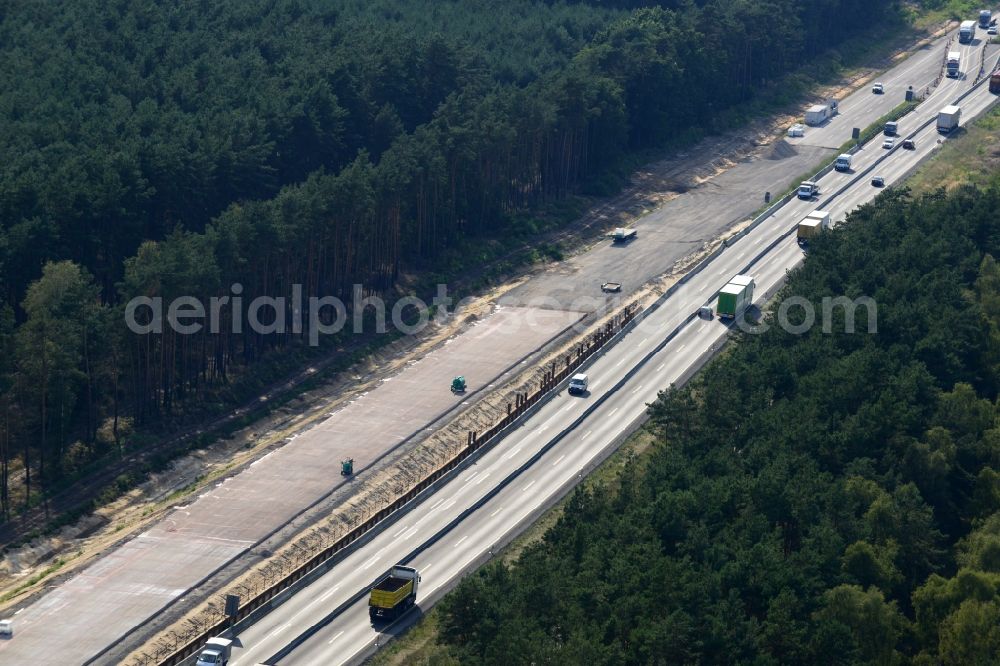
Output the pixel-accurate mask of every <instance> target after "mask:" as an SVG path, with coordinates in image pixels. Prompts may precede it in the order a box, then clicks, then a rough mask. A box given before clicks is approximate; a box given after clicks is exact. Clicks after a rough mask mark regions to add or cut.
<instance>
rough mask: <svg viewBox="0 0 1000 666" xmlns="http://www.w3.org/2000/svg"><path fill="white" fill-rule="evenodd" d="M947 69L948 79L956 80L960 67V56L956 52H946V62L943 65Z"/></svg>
mask: <svg viewBox="0 0 1000 666" xmlns="http://www.w3.org/2000/svg"><path fill="white" fill-rule="evenodd" d="M945 66H946V67H947V68H948V76H949V77H950V78H953V79H954V78H958V75H959V70H960V68H961V66H962V54H961V53H960V52H958V51H948V60H947V62H946V63H945Z"/></svg>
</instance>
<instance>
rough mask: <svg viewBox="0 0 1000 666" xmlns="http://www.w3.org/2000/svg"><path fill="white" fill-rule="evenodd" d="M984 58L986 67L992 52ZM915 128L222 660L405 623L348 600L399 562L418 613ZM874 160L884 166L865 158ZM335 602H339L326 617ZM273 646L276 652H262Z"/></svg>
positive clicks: (307, 648)
mask: <svg viewBox="0 0 1000 666" xmlns="http://www.w3.org/2000/svg"><path fill="white" fill-rule="evenodd" d="M975 46H976V47H978V45H975ZM990 56H991V60H990V61H991V63H995V61H996V57H997V54H996V52H995V50H994V51H991V53H990ZM970 85H971V77H969V78H968V79H959V80H948V79H945V80H944V81H943V82H942V84H941V85H940V86H939V87H938V88H937V89H936V90H935V91H934V92H933V94H932V95H931V97H930V98H929V99H928V100H927V101H926V102H925V103H924V104H922V105H921V106H920V107H918V110H917V111H916V112H915V113H913V114H910V115H909V116H907V117H906V118H904V120H903V121H902V122H901V123H900V127H901V132H900V134H901V136H907V135H909V134H910V133H911V132H912V131H913V130H915V128H916V127H917V125H919V123H920V121H922V120H927V119H930V118H933V117H936V114H937V111H938V110H939V109H940V108H941V107H943V106H945V105H947V104H948V103H950V102H951V101H952V100H953V99H954V98H956V97H957V96H958V95H959V94H961V93H962V92H963V91H965V90H967V89H968V88H969V87H970ZM995 101H996V96H994V95H991V94H989V93H988V91H987V90H986V86H985V85H984V86H981V87H980V88H979V89H978V90H977V91H976V92H975V93H974V94H972V95H970V96H969V97H968V98H966V99H965V100H964V101H963V102H962V109H963V117H962V124H965V123H967V122H969V121H970V120H971V119H973V118H975V117H976V116H978V115H979V114H981V113H982V112H983V111H984V110H986V109H987V108H988V107H989V106H990V105H991V104H993V103H994V102H995ZM908 128H909V129H908ZM913 138H914V140H915V142H916V149H915V150H913V151H906V150H902V148H901V147H900V146H899V145H898V144H897V146H896V148H894V149H893V150H891V151H887V150H884V149H882V148H881V140H876V141H873V142H872V145H871V146H870V147H868V148H865V149H864V150H861V151H859V152H858V153H857V155H856V157H855V161H854V170H853V173H850V174H841V173H836V172H833V173H830V174H829V175H828V176H826V177H824V178H823V179H822V180H821V181H820V182H821V185H822V188H823V193H822V194H821V196H820V198H819V200H818V201H811V202H810V201H801V200H797V199H796V200H793V201H792V202H790V203H789V204H787V205H786V206H785V207H783V208H782V209H780V210H779V211H778V212H777V213H776V214H774V215H772V216H771V217H770V218H768V219H766V220H765V221H764V222H763V223H761V224H760V225H759V226H758V227H756V228H755V229H753V230H752V231H750V232H749V233H748V234H747V235H745V236H743V237H742V238H740V239H739V240H737V241H736V242H734V243H733V244H732V245H730V246H729V247H728V248H726V249H725V250H724V251H723V252H722V253H721V254H720V255H719V256H718V257H717V258H716V259H714V260H713V261H712V263H711V264H710V265H709V266H707V267H706V268H705V269H704V270H703V271H701V272H700V273H698V274H697V275H695V276H694V277H692V278H691V279H690V280H689V281H688V282H687V283H685V284H683V285H682V286H681V287H680V288H679V289H678V290H677V291H676V292H675V293H674V294H673V295H671V297H670V298H669V299H667V301H666V302H665V304H664V305H663V306H662V307H660V308H659V309H656V310H654V311H652V312H651V313H650V314H649V315H648V316H647V317H646V318H645V319H643V320H642V321H641V322H640V323H639V324H638V325H637V326H636V327H635V328H634V329H633V330H632V331H630V332H629V333H628V334H627V335H626V336H625V337H624V339H622V340H621V341H620V342H619V343H618V344H616V345H615V346H614V347H612V348H611V349H609V350H608V351H607V353H605V354H604V355H603V356H601V357H600V358H599V359H598V360H597V361H596V362H594V363H593V365H592V366H591V367H590V368H589V369H588V370H587V374H588V375H590V377H591V385H590V394H589V395H588V396H585V397H582V398H578V397H570V396H568V395H567V394H566V393H565V392H563V393H561V394H560V395H558V396H557V397H555V398H554V399H552V400H551V401H549V402H548V403H546V404H545V405H543V406H542V407H541V409H540V410H539V411H538V413H537V414H536V415H534V416H533V417H532V418H531V419H530V420H529V421H528V422H526V423H525V424H524V425H523V426H521V427H520V428H518V429H517V430H515V431H514V432H512V433H510V434H509V435H508V436H507V437H506V438H505V439H504V441H503V442H502V443H501V444H500V445H499V446H497V447H496V448H494V449H492V450H490V451H488V452H486V453H485V454H484V455H483V456H482V458H480V459H479V460H478V461H477V463H476V464H475V465H472V466H470V467H469V468H467V469H465V470H464V471H463V472H461V473H460V474H459V475H457V476H456V478H455V479H454V480H453V481H452V482H451V483H449V484H448V485H447V486H446V487H444V488H442V489H441V490H440V491H438V492H437V493H436V494H435V495H434V496H433V497H431V498H429V499H428V500H426V501H425V502H424V503H423V504H421V505H419V506H417V507H415V508H414V509H413V510H412V511H410V512H409V513H408V514H406V515H405V516H403V517H402V518H401V519H400V521H399V522H398V524H393V525H390V526H389V527H388V528H387V529H386V530H385V531H383V532H382V533H381V534H379V535H378V536H376V537H375V538H374V539H373V540H372V541H371V542H370V543H368V544H366V545H365V546H364V547H363V548H360V549H359V550H357V551H356V552H354V553H352V554H351V555H349V556H348V557H347V558H346V559H345V560H344V561H343V562H341V563H339V564H338V565H337V566H335V567H334V568H333V569H332V570H331V571H330V572H329V573H327V574H326V575H325V576H323V577H322V578H320V579H319V580H317V581H316V582H315V583H313V584H312V585H311V586H310V587H309V588H307V589H306V590H304V591H302V592H300V593H299V594H297V595H295V596H294V597H292V598H291V599H290V600H289V601H287V602H286V603H285V604H283V605H282V606H279V607H278V608H277V609H275V610H274V611H272V612H271V613H270V614H269V615H267V616H265V617H264V618H263V619H262V620H261V621H260V622H258V623H257V624H255V625H253V626H251V627H250V628H248V629H247V630H245V631H243V632H242V633H241V634H240V635H239V636H238V640H237V643H238V647H237V649H236V651H235V652H234V655H233V661H232V662H231V663H232V664H234V665H239V666H249V665H251V664H255V663H281V664H285V663H288V664H343V663H354V662H357V661H359V660H361V659H363V658H364V657H366V656H368V655H369V654H371V653H372V652H373V651H374V650H375V649H376V645H377V644H384V643H385V641H386V640H387V639H388V638H389V637H390V636H391V635H393V634H395V633H398V632H399V631H401V630H402V629H403V628H405V626H407V625H408V624H410V623H412V622H413V621H415V620H416V619H417V618H418V617H419V613H416V612H413V613H410V614H408V615H407V616H405V617H404V618H401V619H400V620H399V621H398V622H397V623H395V624H394V625H391V626H389V627H385V628H382V630H381V631H376V630H375V628H373V627H372V626H371V624H370V623H369V621H368V614H367V599H366V597H363V596H362V597H361V598H357V599H356V597H358V595H359V594H360V593H362V592H363V591H364V590H366V589H367V588H368V587H369V586H370V585H371V584H372V583H373V582H374V580H375V579H376V578H377V577H378V576H379V575H380V574H381V573H382V572H384V571H385V570H386V569H387V568H388V567H389V566H391V565H392V564H394V563H397V562H406V563H407V564H409V565H410V566H414V567H416V568H417V569H418V570H420V572H421V576H422V582H421V586H420V594H419V598H418V600H417V602H418V606H419V607H420V608H425V609H426V608H428V607H429V606H430V605H432V604H433V603H434V602H435V601H436V600H437V599H439V598H440V597H441V595H443V594H444V593H445V592H446V591H447V590H448V589H450V588H451V587H452V586H454V585H455V584H456V583H457V581H458V580H459V579H460V578H461V576H462V575H464V574H465V573H466V572H468V571H470V570H471V569H473V568H475V567H476V566H478V565H480V564H481V563H482V562H484V561H485V560H487V559H488V558H489V556H490V555H491V552H492V551H494V550H495V549H496V548H497V547H499V546H501V545H503V544H504V543H506V542H507V541H509V540H510V539H511V538H512V537H513V536H515V535H516V534H517V533H518V532H519V531H520V530H521V529H523V527H525V526H526V525H528V524H530V523H531V522H532V520H534V519H535V518H536V517H537V516H538V515H539V514H540V513H541V512H543V511H544V510H545V509H546V508H547V507H549V506H551V504H552V503H553V502H554V501H556V500H557V499H558V498H559V497H561V496H562V495H563V494H565V492H567V491H568V490H569V489H570V488H571V487H572V486H573V485H574V484H575V483H576V482H577V481H578V480H579V479H580V478H581V476H582V475H583V474H584V473H586V472H587V471H589V470H590V469H591V468H592V467H593V466H594V465H595V464H597V463H598V462H599V461H600V460H602V459H603V457H604V456H605V455H606V454H607V453H608V452H609V451H610V450H612V449H613V448H614V446H615V445H616V444H617V442H618V441H620V439H621V437H622V436H623V435H625V434H627V433H628V432H630V431H631V429H632V428H633V427H634V425H635V424H636V423H637V422H638V421H639V420H640V419H642V418H643V415H644V412H645V406H646V403H648V402H651V401H653V400H654V399H655V398H656V395H657V392H658V391H659V390H661V389H663V388H665V387H667V386H669V385H670V384H671V383H675V382H678V381H680V380H682V379H684V378H685V377H686V376H687V375H688V374H689V373H690V372H691V370H692V369H696V368H697V367H699V366H700V362H701V361H702V360H704V359H705V358H707V357H708V356H710V355H711V354H712V353H714V351H715V350H717V349H718V348H719V346H720V345H721V344H722V343H723V342H724V341H725V338H726V336H727V334H728V332H729V327H728V326H726V325H725V324H723V323H722V322H720V321H718V320H713V321H704V320H700V319H692V318H691V314H692V313H693V312H694V311H695V310H696V309H697V308H698V307H699V306H701V305H703V304H706V303H708V302H709V299H710V298H711V296H712V294H714V293H715V291H717V290H718V289H719V288H720V287H721V286H722V285H723V284H724V283H725V282H726V281H727V280H728V279H729V278H730V277H732V276H733V275H735V274H738V273H743V272H747V273H750V274H751V275H753V276H754V278H755V280H756V282H757V290H756V293H757V301H758V302H760V301H762V300H763V299H764V298H766V297H767V296H769V295H770V294H772V293H773V292H774V291H776V290H777V289H778V288H780V286H781V285H782V284H783V282H784V279H785V275H786V271H788V270H790V269H793V268H795V267H796V266H797V265H798V264H799V263H800V262H801V261H802V256H803V255H802V251H801V249H800V248H799V247H798V246H797V245H796V243H795V239H794V234H791V235H788V236H786V237H785V238H784V239H783V240H781V241H778V242H777V243H776V244H775V245H774V246H773V247H771V248H770V249H769V246H771V244H772V243H774V241H776V239H778V238H779V237H780V236H781V235H782V234H785V233H786V232H789V231H791V230H792V229H794V227H795V226H796V224H797V223H798V221H799V220H801V219H802V218H803V217H804V216H805V215H806V214H807V213H809V212H811V211H812V210H815V209H816V208H817V207H820V206H821V207H822V208H824V209H826V210H830V211H831V212H832V213H833V217H834V219H835V220H842V219H843V218H844V216H845V215H846V214H847V213H848V212H849V211H850V210H853V209H854V208H856V207H857V206H859V205H861V204H863V203H865V202H868V201H870V200H871V199H872V198H873V197H874V196H875V195H876V194H878V192H879V190H878V189H876V188H874V187H872V186H871V185H870V179H871V176H872V175H875V174H877V175H881V176H883V177H884V178H885V179H886V182H887V185H891V184H892V183H895V182H898V181H899V180H900V179H901V178H903V177H904V176H905V175H906V174H907V173H908V172H909V171H910V170H911V169H912V168H913V166H914V165H915V164H917V163H918V162H919V161H920V160H922V159H924V158H926V157H927V156H928V155H930V153H931V152H933V150H934V149H935V148H936V147H938V146H939V145H940V141H942V140H947V139H941V138H940V137H939V135H938V134H937V132H936V129H935V127H934V125H933V123H931V125H930V126H929V127H927V128H925V129H924V130H922V131H921V132H919V133H918V134H916V135H915V136H914V137H913ZM883 158H884V159H883ZM879 159H882V162H881V163H879V164H878V166H877V167H876V166H874V165H875V164H876V162H877V161H878V160H879ZM852 180H853V181H854V182H853V184H850V183H851V181H852ZM849 184H850V185H849ZM845 185H849V187H848V189H847V190H846V191H845V192H844V193H843V194H841V195H839V196H837V197H836V199H835V200H833V201H828V200H827V197H828V196H829V193H833V192H834V191H836V190H837V189H838V188H839V187H841V186H845ZM838 295H839V294H831V296H838ZM818 310H819V308H818V304H817V312H818ZM859 334H864V333H863V332H862V333H859ZM470 507H472V508H473V509H472V510H471V512H467V511H468V509H469V508H470ZM464 512H467V513H465V515H463V513H464ZM355 599H356V600H355ZM352 600H354V601H353V602H352ZM345 605H346V606H345ZM342 606H345V607H344V608H343V609H342V612H339V613H337V614H332V611H334V610H335V609H338V608H339V607H342ZM314 625H318V626H314ZM304 634H308V635H307V636H303V635H304ZM292 648H294V649H292ZM276 655H279V656H280V657H281V658H279V659H273V657H275V656H276Z"/></svg>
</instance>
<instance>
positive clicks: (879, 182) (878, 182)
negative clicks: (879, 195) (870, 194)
mask: <svg viewBox="0 0 1000 666" xmlns="http://www.w3.org/2000/svg"><path fill="white" fill-rule="evenodd" d="M872 187H885V178H883V177H882V176H875V177H874V178H872Z"/></svg>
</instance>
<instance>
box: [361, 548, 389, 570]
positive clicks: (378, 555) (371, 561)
mask: <svg viewBox="0 0 1000 666" xmlns="http://www.w3.org/2000/svg"><path fill="white" fill-rule="evenodd" d="M382 550H385V548H383V549H382ZM382 550H380V551H378V552H377V553H375V555H374V556H373V557H372V558H370V559H369V560H368V561H367V562H365V565H364V566H363V567H361V568H362V569H365V570H367V569H370V568H371V566H372V565H373V564H375V563H376V562H378V561H379V560H381V559H382Z"/></svg>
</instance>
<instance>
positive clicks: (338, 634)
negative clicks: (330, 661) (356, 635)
mask: <svg viewBox="0 0 1000 666" xmlns="http://www.w3.org/2000/svg"><path fill="white" fill-rule="evenodd" d="M343 635H344V632H343V631H338V632H337V635H336V636H334V637H333V638H331V639H330V642H329V643H327V645H333V642H334V641H335V640H337V639H338V638H340V637H341V636H343Z"/></svg>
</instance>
